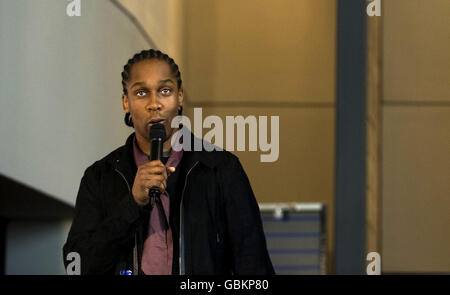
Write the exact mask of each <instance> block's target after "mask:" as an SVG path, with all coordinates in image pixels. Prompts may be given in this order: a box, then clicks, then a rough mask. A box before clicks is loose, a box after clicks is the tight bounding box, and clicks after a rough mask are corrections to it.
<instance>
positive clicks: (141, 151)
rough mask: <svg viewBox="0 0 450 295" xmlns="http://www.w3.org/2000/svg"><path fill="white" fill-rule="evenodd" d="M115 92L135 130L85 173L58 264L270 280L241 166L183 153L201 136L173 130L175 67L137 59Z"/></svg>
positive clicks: (227, 156) (179, 95) (225, 157)
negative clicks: (74, 259) (76, 260)
mask: <svg viewBox="0 0 450 295" xmlns="http://www.w3.org/2000/svg"><path fill="white" fill-rule="evenodd" d="M122 88H123V94H122V106H123V110H124V112H125V120H124V121H125V124H126V125H127V126H130V127H132V128H133V129H134V132H133V133H132V134H130V135H129V136H128V138H127V139H126V141H125V144H124V145H123V146H121V147H119V148H117V149H116V150H114V151H112V152H111V153H109V154H108V155H106V156H105V157H103V158H102V159H100V160H98V161H96V162H95V163H93V164H92V165H91V166H89V167H88V168H87V169H86V170H85V172H84V175H83V177H82V178H81V182H80V186H79V189H78V194H77V199H76V205H75V216H74V219H73V222H72V226H71V228H70V232H69V235H68V237H67V241H66V243H65V244H64V247H63V258H66V257H67V256H68V254H69V253H71V252H76V253H78V254H79V255H80V256H79V257H80V267H81V274H133V275H170V274H179V275H229V274H236V275H272V274H274V270H273V266H272V263H271V261H270V257H269V254H268V251H267V246H266V239H265V236H264V232H263V227H262V222H261V216H260V211H259V208H258V204H257V202H256V199H255V196H254V194H253V191H252V188H251V185H250V183H249V180H248V177H247V175H246V173H245V171H244V169H243V167H242V165H241V163H240V161H239V159H238V158H237V157H236V156H234V155H233V154H231V153H230V152H227V151H217V150H213V151H206V150H204V149H203V150H201V151H197V150H195V149H194V148H190V149H185V148H184V145H182V143H183V137H185V136H189V137H190V141H189V142H191V143H192V144H193V143H194V142H195V141H201V140H202V139H200V138H196V137H195V136H194V135H193V134H192V132H190V131H189V130H187V129H182V128H186V127H184V126H182V125H179V126H178V127H177V128H173V127H171V126H172V124H171V123H172V120H173V119H174V118H175V117H176V116H177V115H181V114H182V109H183V88H182V80H181V73H180V70H179V68H178V66H177V64H176V63H175V62H174V60H173V59H172V58H170V57H169V56H168V55H167V54H165V53H163V52H161V51H159V50H154V49H149V50H143V51H141V52H139V53H136V54H135V55H134V56H133V57H132V58H131V59H129V60H128V62H127V64H126V65H125V66H124V68H123V72H122ZM180 129H182V130H180ZM179 130H180V131H184V132H177V131H179ZM186 131H187V132H186ZM172 139H173V140H172ZM172 142H174V144H181V146H183V148H181V149H179V148H172V145H171V143H172ZM201 146H203V144H202V145H201ZM64 263H65V265H66V267H67V266H68V264H69V263H70V261H67V260H66V259H64Z"/></svg>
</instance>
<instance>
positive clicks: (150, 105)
mask: <svg viewBox="0 0 450 295" xmlns="http://www.w3.org/2000/svg"><path fill="white" fill-rule="evenodd" d="M146 109H147V110H148V111H150V112H151V111H159V110H161V103H160V101H159V99H158V97H157V95H156V94H155V93H154V92H151V93H150V95H149V99H148V102H147V105H146Z"/></svg>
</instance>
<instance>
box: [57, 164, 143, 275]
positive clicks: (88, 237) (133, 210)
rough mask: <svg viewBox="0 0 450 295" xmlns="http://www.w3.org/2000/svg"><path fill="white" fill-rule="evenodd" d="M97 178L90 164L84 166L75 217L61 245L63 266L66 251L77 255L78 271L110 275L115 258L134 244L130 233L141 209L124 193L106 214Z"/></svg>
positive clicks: (134, 227) (116, 260)
mask: <svg viewBox="0 0 450 295" xmlns="http://www.w3.org/2000/svg"><path fill="white" fill-rule="evenodd" d="M96 174H97V175H96ZM99 178H100V177H99V175H98V173H95V168H94V166H91V167H89V168H88V169H86V171H85V173H84V175H83V177H82V179H81V183H80V187H79V190H78V194H77V199H76V204H75V217H74V220H73V223H72V226H71V229H70V232H69V235H68V238H67V241H66V243H65V245H64V247H63V255H64V257H63V260H64V264H65V266H66V267H67V265H68V264H69V263H70V261H67V260H66V258H67V255H68V254H69V253H70V252H77V253H78V254H79V255H80V263H81V265H80V266H81V274H114V272H115V265H116V264H117V263H118V261H119V259H120V258H121V257H124V254H125V253H127V252H129V249H131V248H132V247H133V245H134V244H133V242H134V239H133V237H134V232H135V229H136V224H137V222H138V220H139V217H140V215H141V212H142V211H141V210H142V209H141V208H140V207H139V206H138V204H137V203H136V202H135V201H134V198H133V197H132V195H131V193H128V194H127V195H126V196H124V197H123V198H122V199H121V201H120V202H119V203H118V204H116V207H115V208H113V210H112V211H111V212H112V213H111V214H109V215H106V212H105V209H104V208H103V204H102V202H103V201H102V196H101V195H100V191H101V190H100V188H99V186H100V181H99Z"/></svg>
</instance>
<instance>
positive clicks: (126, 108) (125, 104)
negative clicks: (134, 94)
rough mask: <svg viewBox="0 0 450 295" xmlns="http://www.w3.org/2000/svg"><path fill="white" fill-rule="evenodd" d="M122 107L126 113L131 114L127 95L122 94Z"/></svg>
mask: <svg viewBox="0 0 450 295" xmlns="http://www.w3.org/2000/svg"><path fill="white" fill-rule="evenodd" d="M122 107H123V110H124V111H125V113H129V112H130V107H129V105H128V96H127V95H126V94H122Z"/></svg>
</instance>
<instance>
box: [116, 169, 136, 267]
mask: <svg viewBox="0 0 450 295" xmlns="http://www.w3.org/2000/svg"><path fill="white" fill-rule="evenodd" d="M114 170H115V171H117V173H119V174H120V176H122V178H123V180H125V183H126V184H127V187H128V192H130V193H131V188H130V185H129V184H128V181H127V179H126V178H125V176H124V175H123V174H122V172H120V171H119V170H117V168H115V169H114ZM137 260H138V259H137V233H135V234H134V248H133V274H134V275H138V261H137Z"/></svg>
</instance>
